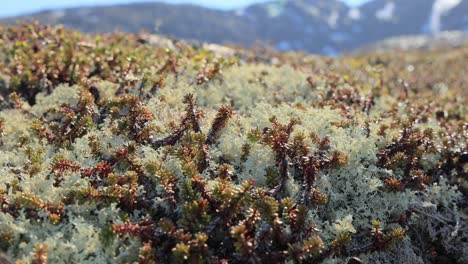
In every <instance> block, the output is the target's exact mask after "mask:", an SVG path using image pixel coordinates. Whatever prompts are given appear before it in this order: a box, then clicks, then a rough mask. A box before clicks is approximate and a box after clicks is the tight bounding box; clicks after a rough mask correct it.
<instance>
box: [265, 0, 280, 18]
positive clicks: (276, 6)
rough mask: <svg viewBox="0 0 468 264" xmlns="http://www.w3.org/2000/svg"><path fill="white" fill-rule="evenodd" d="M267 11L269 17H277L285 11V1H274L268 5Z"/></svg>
mask: <svg viewBox="0 0 468 264" xmlns="http://www.w3.org/2000/svg"><path fill="white" fill-rule="evenodd" d="M266 9H267V13H268V16H269V17H277V16H279V15H281V14H282V13H283V11H284V3H283V2H272V3H268V4H267V5H266Z"/></svg>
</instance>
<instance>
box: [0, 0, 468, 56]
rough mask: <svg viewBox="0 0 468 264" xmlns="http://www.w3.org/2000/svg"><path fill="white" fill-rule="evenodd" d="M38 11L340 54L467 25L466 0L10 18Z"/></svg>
mask: <svg viewBox="0 0 468 264" xmlns="http://www.w3.org/2000/svg"><path fill="white" fill-rule="evenodd" d="M17 19H38V20H39V21H40V22H43V23H50V24H56V23H61V24H64V25H65V26H67V27H73V28H77V29H80V30H82V31H84V32H110V31H114V30H115V29H116V28H118V29H120V30H121V31H128V32H137V31H139V30H141V29H145V30H147V31H149V32H152V33H158V34H164V35H170V36H174V37H177V38H185V39H196V40H203V41H207V42H211V43H239V44H244V45H251V44H253V43H254V42H255V41H257V40H259V41H262V42H265V43H269V44H271V45H272V46H273V47H275V48H277V49H280V50H304V51H308V52H313V53H321V54H337V53H340V52H344V51H349V50H353V49H356V48H359V47H362V46H367V45H369V44H371V43H375V42H378V41H381V40H384V39H387V38H390V37H395V36H400V35H420V34H426V35H428V34H432V33H437V32H440V31H446V30H450V31H466V30H468V0H449V1H447V0H411V1H408V0H390V1H389V0H374V1H371V2H368V3H366V4H364V5H362V6H360V7H358V8H351V7H349V6H347V5H345V4H344V3H343V2H341V1H338V0H291V1H285V0H283V1H281V0H280V1H271V2H267V3H261V4H255V5H251V6H248V7H246V8H243V9H238V10H231V11H221V10H213V9H208V8H204V7H199V6H194V5H171V4H165V3H135V4H127V5H115V6H98V7H83V8H70V9H62V10H50V11H43V12H38V13H34V14H30V15H26V16H20V17H14V18H8V19H4V20H3V22H4V23H10V24H11V23H14V22H15V21H16V20H17Z"/></svg>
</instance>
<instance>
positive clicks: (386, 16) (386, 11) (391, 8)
mask: <svg viewBox="0 0 468 264" xmlns="http://www.w3.org/2000/svg"><path fill="white" fill-rule="evenodd" d="M394 13H395V3H393V2H387V3H386V4H385V6H384V7H383V8H382V9H379V10H377V12H375V17H377V18H378V19H380V20H382V21H391V20H392V19H393V16H394Z"/></svg>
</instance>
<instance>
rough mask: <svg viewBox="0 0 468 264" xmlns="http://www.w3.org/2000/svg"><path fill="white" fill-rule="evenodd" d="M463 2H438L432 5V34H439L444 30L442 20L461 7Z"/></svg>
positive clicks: (444, 0)
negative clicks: (454, 9) (451, 11)
mask: <svg viewBox="0 0 468 264" xmlns="http://www.w3.org/2000/svg"><path fill="white" fill-rule="evenodd" d="M461 2H462V0H436V1H435V2H434V4H433V5H432V14H431V31H432V33H439V32H440V31H441V29H442V25H441V19H442V16H444V15H446V14H447V13H448V12H450V10H452V9H453V8H455V7H456V6H457V5H459V4H460V3H461Z"/></svg>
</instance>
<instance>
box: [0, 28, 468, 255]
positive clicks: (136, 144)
mask: <svg viewBox="0 0 468 264" xmlns="http://www.w3.org/2000/svg"><path fill="white" fill-rule="evenodd" d="M173 44H174V45H172V46H171V47H170V48H168V47H161V46H158V45H156V46H155V45H150V44H149V43H148V42H147V41H146V40H145V37H144V36H143V35H133V34H121V33H113V34H101V35H86V34H81V33H79V32H75V31H71V30H68V29H64V28H62V27H50V26H44V25H39V24H36V23H29V24H21V25H17V26H12V27H0V61H1V64H0V91H1V93H0V94H1V98H0V252H2V254H1V255H0V260H1V261H5V262H7V261H8V262H12V263H14V262H16V263H134V262H136V263H359V262H363V263H467V262H468V224H467V211H468V210H467V209H468V207H467V206H468V202H467V199H466V195H467V194H468V182H467V180H468V178H467V162H468V145H467V143H468V141H467V136H468V130H467V115H466V105H467V104H466V103H467V98H466V94H467V93H466V91H467V87H468V85H467V84H468V76H466V75H465V74H464V73H466V72H468V68H467V67H468V64H467V63H466V61H467V59H468V47H466V46H465V47H459V48H455V49H451V50H425V51H414V52H397V51H392V52H383V53H362V54H356V55H348V56H343V57H340V58H327V57H320V56H313V55H306V54H299V53H277V52H275V51H271V50H268V49H265V48H262V47H253V48H252V49H250V50H242V49H234V51H235V52H233V53H232V54H231V55H226V54H225V55H220V54H219V53H217V52H213V51H208V50H204V49H203V48H201V47H197V46H194V45H189V44H188V43H186V42H183V41H179V42H177V41H175V42H174V43H173ZM1 261H0V262H1Z"/></svg>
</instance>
